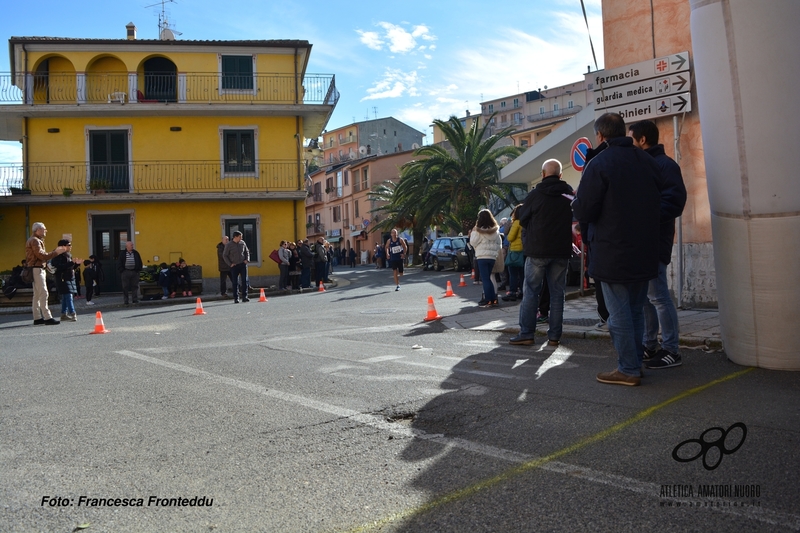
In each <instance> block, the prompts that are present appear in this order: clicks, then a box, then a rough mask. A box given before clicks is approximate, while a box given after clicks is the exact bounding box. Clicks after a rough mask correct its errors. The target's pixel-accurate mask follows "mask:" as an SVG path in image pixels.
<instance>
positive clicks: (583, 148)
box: [569, 137, 592, 172]
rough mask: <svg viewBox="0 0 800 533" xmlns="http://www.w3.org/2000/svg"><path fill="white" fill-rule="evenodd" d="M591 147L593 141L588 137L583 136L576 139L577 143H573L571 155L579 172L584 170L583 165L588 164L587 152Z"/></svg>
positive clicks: (573, 163)
mask: <svg viewBox="0 0 800 533" xmlns="http://www.w3.org/2000/svg"><path fill="white" fill-rule="evenodd" d="M591 147H592V143H591V142H589V139H587V138H586V137H581V138H580V139H578V140H577V141H575V144H573V145H572V150H571V151H570V157H569V158H570V160H571V161H572V168H574V169H575V170H577V171H578V172H583V167H585V166H586V154H587V152H588V151H589V148H591Z"/></svg>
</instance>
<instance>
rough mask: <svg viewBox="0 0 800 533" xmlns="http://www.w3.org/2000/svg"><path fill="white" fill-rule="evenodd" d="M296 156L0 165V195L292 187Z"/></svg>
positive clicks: (297, 166) (299, 168) (296, 170)
mask: <svg viewBox="0 0 800 533" xmlns="http://www.w3.org/2000/svg"><path fill="white" fill-rule="evenodd" d="M300 175H302V165H301V164H299V163H298V162H297V161H275V160H270V161H256V162H254V163H253V164H252V165H251V166H250V167H249V169H246V170H244V171H243V170H242V169H241V168H237V169H236V171H235V172H232V171H230V168H226V166H225V164H223V162H221V161H136V162H130V163H123V164H118V165H96V164H87V163H85V162H77V163H76V162H62V163H47V164H43V163H37V164H28V165H23V164H20V163H2V164H0V195H7V194H9V192H11V193H12V194H18V193H19V192H20V190H23V191H24V190H29V191H30V193H31V194H43V195H56V194H58V195H60V194H64V195H67V192H65V190H67V191H71V192H70V193H69V194H76V195H79V194H92V193H95V194H97V192H98V191H102V192H108V193H124V194H146V193H195V192H198V193H208V192H277V191H298V190H300V189H299V186H298V184H299V179H298V176H300Z"/></svg>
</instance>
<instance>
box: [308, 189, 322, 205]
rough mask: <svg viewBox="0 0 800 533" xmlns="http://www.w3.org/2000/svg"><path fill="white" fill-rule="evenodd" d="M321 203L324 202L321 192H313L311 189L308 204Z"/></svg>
mask: <svg viewBox="0 0 800 533" xmlns="http://www.w3.org/2000/svg"><path fill="white" fill-rule="evenodd" d="M321 203H323V199H322V193H321V192H311V191H309V192H308V196H307V197H306V205H314V204H321Z"/></svg>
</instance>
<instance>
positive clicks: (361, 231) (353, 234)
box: [350, 229, 364, 239]
mask: <svg viewBox="0 0 800 533" xmlns="http://www.w3.org/2000/svg"><path fill="white" fill-rule="evenodd" d="M363 234H364V230H363V229H362V230H359V231H351V232H350V238H351V239H352V238H353V237H361V235H363Z"/></svg>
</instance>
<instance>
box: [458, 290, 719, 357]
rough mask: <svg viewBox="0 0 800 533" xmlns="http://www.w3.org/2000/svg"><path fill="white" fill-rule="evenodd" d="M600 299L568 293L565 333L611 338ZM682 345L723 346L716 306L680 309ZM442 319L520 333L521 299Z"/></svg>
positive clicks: (475, 327)
mask: <svg viewBox="0 0 800 533" xmlns="http://www.w3.org/2000/svg"><path fill="white" fill-rule="evenodd" d="M596 306H597V302H596V301H595V298H594V294H589V295H586V296H580V293H578V292H577V291H576V292H572V293H568V294H567V301H566V302H565V305H564V333H563V336H564V337H571V338H580V339H599V338H607V339H610V338H611V335H610V334H609V333H608V330H607V329H606V330H600V329H598V328H596V325H597V323H598V322H600V319H599V318H598V316H597V310H596ZM678 322H679V323H680V345H681V347H687V348H688V347H692V348H704V349H706V350H721V349H722V338H721V336H720V328H719V311H717V310H716V309H678ZM442 323H443V324H444V325H446V326H447V327H449V328H452V329H472V330H476V331H481V330H482V331H502V332H505V333H519V302H501V303H500V307H495V308H489V309H483V308H481V309H476V311H475V312H474V313H464V314H460V315H458V316H452V317H445V318H443V319H442ZM536 332H537V334H540V335H546V333H547V323H544V324H539V325H538V326H537V328H536Z"/></svg>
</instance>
